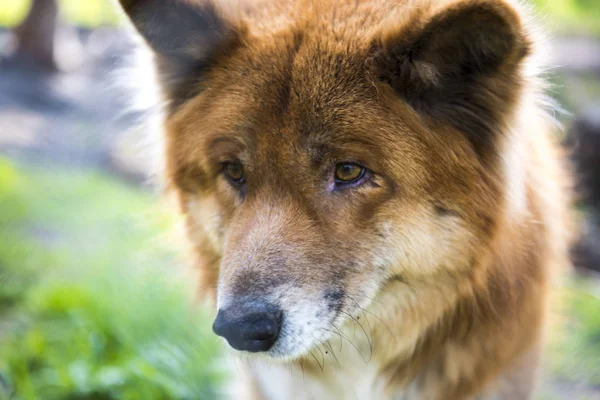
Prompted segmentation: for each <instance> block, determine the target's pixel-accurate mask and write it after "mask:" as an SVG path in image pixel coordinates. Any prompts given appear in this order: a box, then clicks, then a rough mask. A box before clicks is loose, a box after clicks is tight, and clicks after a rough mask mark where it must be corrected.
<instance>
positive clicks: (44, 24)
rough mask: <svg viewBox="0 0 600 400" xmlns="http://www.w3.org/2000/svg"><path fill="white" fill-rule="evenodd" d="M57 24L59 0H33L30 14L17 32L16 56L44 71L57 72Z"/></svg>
mask: <svg viewBox="0 0 600 400" xmlns="http://www.w3.org/2000/svg"><path fill="white" fill-rule="evenodd" d="M57 22H58V4H57V0H33V1H32V4H31V10H30V11H29V14H28V15H27V17H26V18H25V20H24V21H23V23H22V24H21V25H20V26H19V27H17V29H16V31H15V34H16V37H17V49H16V56H17V57H20V58H24V59H26V60H29V61H31V62H33V63H34V64H35V65H36V66H38V67H41V68H43V69H46V70H52V71H56V70H57V64H56V59H55V54H54V50H55V37H56V26H57Z"/></svg>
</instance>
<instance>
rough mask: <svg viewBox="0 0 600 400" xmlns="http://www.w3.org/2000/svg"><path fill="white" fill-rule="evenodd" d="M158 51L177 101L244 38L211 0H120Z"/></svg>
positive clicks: (160, 66)
mask: <svg viewBox="0 0 600 400" xmlns="http://www.w3.org/2000/svg"><path fill="white" fill-rule="evenodd" d="M119 2H120V3H121V6H122V7H123V10H124V11H125V13H126V14H127V16H128V17H129V19H130V20H131V22H132V23H133V25H134V27H135V28H136V30H137V31H138V32H139V33H140V35H141V36H142V37H143V38H144V39H145V41H146V42H147V43H148V45H149V46H150V48H151V49H152V50H153V52H154V53H155V56H156V62H157V68H158V72H159V79H160V83H161V85H162V86H163V89H164V91H165V94H166V96H167V98H168V100H169V101H170V102H171V106H172V107H175V106H177V105H178V104H181V103H183V102H185V100H187V99H189V98H190V97H192V96H193V95H195V94H197V92H198V90H199V84H198V83H199V81H201V78H202V74H203V73H204V72H206V70H208V69H210V67H211V66H212V65H214V63H216V62H217V61H218V59H219V58H220V57H222V56H224V55H225V54H227V53H228V52H230V51H233V50H234V49H235V48H236V47H237V46H238V45H239V44H240V43H241V36H242V34H243V31H244V29H243V28H242V27H237V26H234V24H233V23H232V22H230V21H228V20H227V19H226V18H225V17H224V16H223V15H221V14H220V13H219V10H217V8H216V7H215V5H214V4H213V3H212V2H211V1H210V0H119Z"/></svg>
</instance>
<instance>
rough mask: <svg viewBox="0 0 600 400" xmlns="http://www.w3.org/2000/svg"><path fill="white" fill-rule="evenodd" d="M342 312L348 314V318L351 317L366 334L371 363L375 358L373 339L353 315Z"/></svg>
mask: <svg viewBox="0 0 600 400" xmlns="http://www.w3.org/2000/svg"><path fill="white" fill-rule="evenodd" d="M340 312H342V313H344V314H346V315H347V316H349V317H350V318H351V319H352V320H353V321H354V322H356V323H357V324H358V326H360V329H362V331H363V333H364V334H365V337H366V338H367V342H368V343H369V351H370V355H369V361H371V358H373V342H372V341H371V338H370V337H369V334H368V333H367V331H366V330H365V328H364V327H363V326H362V324H361V323H360V322H359V321H358V320H357V319H356V318H355V317H353V316H352V314H350V313H349V312H347V311H346V310H340ZM367 362H368V361H367Z"/></svg>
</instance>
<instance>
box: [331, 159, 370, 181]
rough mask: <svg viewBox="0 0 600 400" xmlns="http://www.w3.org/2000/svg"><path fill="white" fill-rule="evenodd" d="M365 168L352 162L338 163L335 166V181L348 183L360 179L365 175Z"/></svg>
mask: <svg viewBox="0 0 600 400" xmlns="http://www.w3.org/2000/svg"><path fill="white" fill-rule="evenodd" d="M365 172H366V169H365V167H361V166H360V165H358V164H354V163H339V164H337V165H336V166H335V183H336V184H338V185H348V184H352V183H356V182H358V181H360V180H361V179H362V178H363V177H364V176H365Z"/></svg>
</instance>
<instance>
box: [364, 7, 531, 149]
mask: <svg viewBox="0 0 600 400" xmlns="http://www.w3.org/2000/svg"><path fill="white" fill-rule="evenodd" d="M425 13H427V12H426V11H422V14H421V16H422V18H421V22H420V23H417V24H414V22H411V25H407V24H405V25H404V26H401V27H399V28H398V27H394V26H392V27H391V29H389V30H388V31H384V32H383V33H382V34H381V36H380V37H379V38H377V39H376V40H375V41H374V44H373V49H372V50H373V58H372V60H373V61H374V66H375V73H376V74H377V77H378V78H379V79H380V80H382V81H384V82H387V83H388V84H390V85H391V86H392V88H393V89H394V90H395V91H396V92H397V93H398V94H399V95H400V96H402V97H403V98H404V99H405V100H406V101H407V102H408V103H409V104H411V105H412V106H413V107H414V108H415V109H416V110H417V111H419V112H421V113H424V114H427V115H429V116H431V117H432V118H433V119H435V120H440V119H441V120H444V121H445V122H450V123H451V124H453V125H455V126H456V127H457V128H459V129H461V130H462V131H463V132H465V133H466V134H467V135H468V136H469V138H470V139H471V140H472V142H473V144H474V146H475V148H476V150H477V151H480V150H482V149H481V147H482V146H486V145H489V144H490V141H491V139H490V137H489V134H490V132H489V130H490V129H492V127H495V126H498V125H497V123H499V122H500V120H501V119H502V115H504V114H503V113H506V112H507V108H508V107H509V106H510V104H511V102H512V101H514V99H515V97H516V96H517V93H518V89H519V85H520V79H519V76H518V68H519V66H520V63H521V61H522V59H523V58H524V57H525V56H526V55H527V54H528V51H529V43H528V41H527V39H526V38H525V36H524V32H523V29H522V27H521V22H520V18H519V16H518V15H517V13H516V11H514V10H513V9H511V8H510V7H509V6H508V5H506V4H504V3H503V2H502V1H499V0H472V1H461V2H457V3H454V4H453V5H450V6H443V8H442V9H441V10H434V11H432V12H430V13H429V15H424V14H425Z"/></svg>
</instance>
